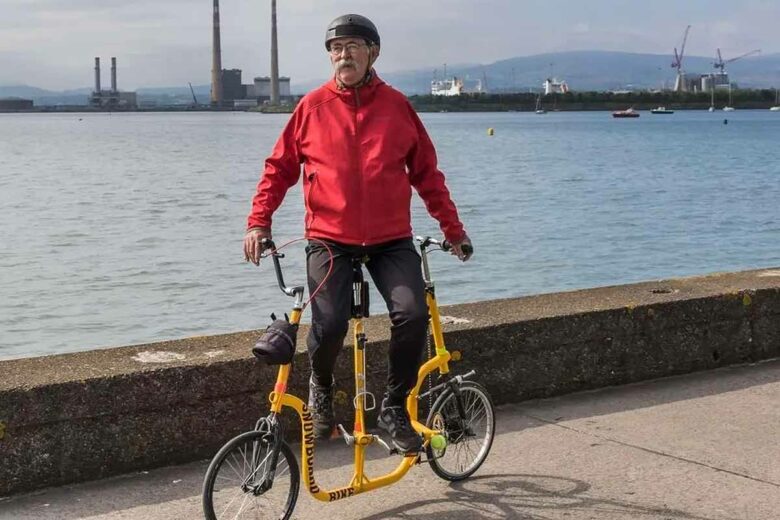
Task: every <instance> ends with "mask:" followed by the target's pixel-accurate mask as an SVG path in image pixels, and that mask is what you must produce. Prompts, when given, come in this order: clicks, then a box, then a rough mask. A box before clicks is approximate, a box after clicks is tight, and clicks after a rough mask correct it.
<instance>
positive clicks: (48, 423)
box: [0, 268, 780, 496]
mask: <svg viewBox="0 0 780 520" xmlns="http://www.w3.org/2000/svg"><path fill="white" fill-rule="evenodd" d="M442 314H443V315H444V316H446V317H447V318H446V321H447V322H448V324H447V325H446V326H445V339H446V342H447V346H448V348H449V349H450V350H451V351H458V352H459V353H460V354H461V360H460V361H459V362H457V363H454V364H453V370H454V371H456V372H465V371H467V370H470V369H475V370H477V377H476V379H477V380H478V381H480V382H481V383H483V384H484V385H485V386H486V387H487V388H488V390H489V391H490V392H491V393H492V395H493V397H494V400H495V402H496V403H497V404H499V403H505V402H515V401H520V400H524V399H529V398H535V397H546V396H553V395H558V394H563V393H567V392H574V391H578V390H585V389H591V388H597V387H603V386H608V385H617V384H622V383H629V382H634V381H640V380H645V379H652V378H658V377H662V376H668V375H672V374H680V373H686V372H692V371H696V370H705V369H710V368H716V367H721V366H725V365H729V364H736V363H746V362H753V361H758V360H762V359H769V358H773V357H778V356H780V268H776V269H762V270H756V271H746V272H739V273H721V274H713V275H709V276H702V277H692V278H684V279H672V280H661V281H653V282H645V283H638V284H632V285H624V286H616V287H603V288H597V289H588V290H581V291H573V292H566V293H556V294H545V295H539V296H531V297H525V298H517V299H507V300H497V301H487V302H480V303H472V304H465V305H454V306H447V307H443V308H442ZM388 327H389V324H388V322H387V319H386V317H376V318H371V319H370V320H368V322H367V324H366V332H367V334H368V337H369V342H370V344H369V350H368V358H369V359H368V365H369V367H368V373H369V378H370V381H369V383H370V388H371V389H372V390H373V391H374V392H376V394H377V397H379V396H380V395H381V387H382V383H383V380H384V377H385V371H386V368H385V367H386V351H387V340H388ZM306 332H307V330H306V327H303V328H302V330H301V331H300V336H299V344H303V341H302V338H303V337H304V335H305V334H306ZM258 335H259V333H258V332H257V331H253V332H246V333H238V334H226V335H219V336H208V337H196V338H188V339H183V340H177V341H169V342H161V343H153V344H148V345H137V346H131V347H122V348H112V349H105V350H94V351H89V352H80V353H76V354H66V355H56V356H46V357H38V358H29V359H19V360H9V361H0V496H2V495H8V494H13V493H20V492H25V491H30V490H33V489H35V488H40V487H45V486H52V485H60V484H65V483H69V482H76V481H80V480H89V479H97V478H102V477H106V476H109V475H114V474H118V473H123V472H128V471H133V470H138V469H148V468H151V467H155V466H161V465H167V464H173V463H179V462H185V461H191V460H196V459H204V458H209V457H211V456H212V455H213V454H214V453H215V452H216V450H217V449H218V448H219V446H220V445H221V444H222V443H224V442H225V441H226V440H227V439H229V438H231V437H233V436H234V435H236V434H238V433H240V432H241V431H244V430H247V429H250V428H251V427H252V426H253V425H254V423H255V421H256V420H257V418H258V417H260V416H261V415H264V414H265V413H266V412H267V409H268V404H267V394H268V392H269V391H270V389H271V387H272V385H273V381H274V379H275V375H276V370H275V369H273V368H270V367H265V366H263V365H261V364H260V363H258V362H257V361H255V360H254V358H252V356H251V353H250V348H251V346H252V345H253V344H254V341H255V340H256V339H257V337H258ZM351 367H352V359H351V352H350V349H345V351H344V353H343V355H342V357H341V359H340V363H339V366H338V370H337V384H338V389H339V392H337V404H338V406H337V413H338V414H339V416H340V417H341V420H342V421H343V422H344V423H345V424H351V415H350V409H351V404H350V403H351V395H352V393H353V387H354V383H353V381H352V379H351ZM307 381H308V363H307V359H306V354H305V353H304V352H299V353H298V355H297V357H296V360H295V368H294V370H293V373H292V378H291V384H290V391H291V392H292V393H293V394H296V395H299V396H301V397H304V398H305V396H306V395H307ZM285 415H286V416H287V419H288V420H287V431H288V433H289V434H290V435H291V436H294V435H295V434H296V432H297V430H296V428H297V423H296V422H295V416H294V415H293V414H292V412H286V413H285Z"/></svg>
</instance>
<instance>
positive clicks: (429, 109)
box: [0, 103, 774, 115]
mask: <svg viewBox="0 0 780 520" xmlns="http://www.w3.org/2000/svg"><path fill="white" fill-rule="evenodd" d="M658 106H659V105H646V104H639V103H636V104H633V105H632V104H630V103H615V104H612V105H610V106H598V107H559V108H555V109H545V113H546V114H554V113H557V112H614V111H616V110H625V109H626V108H628V107H633V109H634V110H635V111H637V112H650V110H652V109H654V108H657V107H658ZM772 106H774V105H773V104H772V103H769V104H766V105H765V106H764V104H761V105H751V106H739V105H737V106H735V107H734V108H735V109H736V110H737V111H745V110H754V111H761V110H763V111H767V112H768V111H769V108H770V107H772ZM665 107H666V108H667V109H669V110H672V111H675V112H677V111H679V112H696V111H699V112H701V111H704V112H706V111H708V109H709V105H707V106H698V105H697V106H677V105H665ZM414 108H415V111H416V112H418V113H448V112H456V113H463V112H468V113H496V112H507V113H509V112H521V113H535V112H536V110H535V109H534V108H525V107H520V108H514V107H505V106H496V107H491V106H479V107H473V106H465V107H464V106H459V107H453V106H441V107H439V106H431V105H425V106H419V107H417V106H415V107H414ZM722 108H723V107H722V106H716V108H715V112H721V111H722ZM191 112H198V113H202V112H231V113H233V112H239V113H240V112H250V113H257V114H292V112H293V108H290V109H289V110H278V109H276V110H272V111H263V110H247V109H224V108H223V109H211V108H175V107H169V108H148V109H146V108H142V109H135V110H94V109H90V108H88V107H68V108H55V107H36V108H33V109H28V110H0V114H137V113H177V114H181V113H191ZM540 115H542V114H540Z"/></svg>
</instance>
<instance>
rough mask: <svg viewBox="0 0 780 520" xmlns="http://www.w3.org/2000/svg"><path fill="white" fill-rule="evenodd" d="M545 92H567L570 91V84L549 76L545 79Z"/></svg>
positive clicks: (546, 93)
mask: <svg viewBox="0 0 780 520" xmlns="http://www.w3.org/2000/svg"><path fill="white" fill-rule="evenodd" d="M543 86H544V94H545V95H548V94H566V93H567V92H568V91H569V85H567V84H566V82H565V81H563V80H560V79H558V78H547V79H546V80H544V83H543Z"/></svg>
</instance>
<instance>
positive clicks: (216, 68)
mask: <svg viewBox="0 0 780 520" xmlns="http://www.w3.org/2000/svg"><path fill="white" fill-rule="evenodd" d="M211 105H212V106H217V107H221V106H222V46H221V44H220V40H219V0H214V30H213V46H212V55H211Z"/></svg>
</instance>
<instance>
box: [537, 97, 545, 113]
mask: <svg viewBox="0 0 780 520" xmlns="http://www.w3.org/2000/svg"><path fill="white" fill-rule="evenodd" d="M536 113H537V114H546V113H547V110H545V109H543V108H542V95H541V94H539V95H538V96H536Z"/></svg>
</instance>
